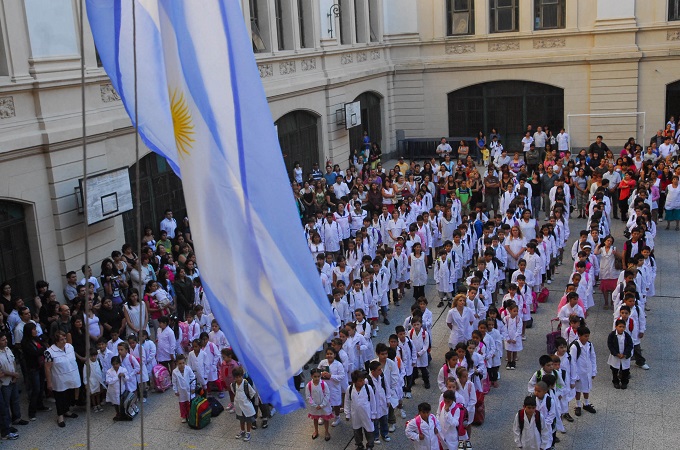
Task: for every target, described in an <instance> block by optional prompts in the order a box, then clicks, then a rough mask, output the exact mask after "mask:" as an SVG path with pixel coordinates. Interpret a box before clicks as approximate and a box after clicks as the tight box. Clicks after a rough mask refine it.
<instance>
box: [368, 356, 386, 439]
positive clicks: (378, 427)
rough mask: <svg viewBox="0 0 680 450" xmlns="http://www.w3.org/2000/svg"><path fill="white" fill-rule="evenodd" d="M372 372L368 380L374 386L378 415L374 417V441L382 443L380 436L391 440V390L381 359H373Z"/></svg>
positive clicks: (370, 364)
mask: <svg viewBox="0 0 680 450" xmlns="http://www.w3.org/2000/svg"><path fill="white" fill-rule="evenodd" d="M368 369H369V370H370V373H369V374H368V377H367V378H366V382H367V383H368V384H369V385H370V386H371V387H372V388H373V392H374V393H375V409H376V415H375V418H374V419H373V428H374V432H373V436H374V442H375V443H376V444H380V438H381V437H382V440H383V441H385V442H390V441H391V438H390V437H389V436H388V432H389V430H388V429H389V424H388V421H387V416H388V414H389V412H390V408H389V403H388V399H389V392H388V390H389V389H388V387H387V382H386V381H385V374H384V373H383V368H382V364H380V361H377V360H374V361H371V362H370V363H369V365H368Z"/></svg>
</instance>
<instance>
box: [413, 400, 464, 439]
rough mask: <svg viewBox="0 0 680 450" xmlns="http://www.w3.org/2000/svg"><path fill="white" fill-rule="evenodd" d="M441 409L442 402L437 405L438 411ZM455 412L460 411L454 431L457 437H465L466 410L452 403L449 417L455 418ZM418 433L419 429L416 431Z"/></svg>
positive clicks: (458, 404) (442, 406)
mask: <svg viewBox="0 0 680 450" xmlns="http://www.w3.org/2000/svg"><path fill="white" fill-rule="evenodd" d="M442 408H444V402H441V403H440V404H439V410H440V411H441V410H442ZM456 410H460V414H459V416H458V425H456V429H457V430H458V437H461V436H465V433H467V429H466V428H465V418H466V417H467V409H465V407H464V406H463V405H461V404H460V403H454V404H453V406H452V407H451V415H452V416H455V415H456ZM418 431H420V429H419V430H418Z"/></svg>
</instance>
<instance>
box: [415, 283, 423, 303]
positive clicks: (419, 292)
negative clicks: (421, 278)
mask: <svg viewBox="0 0 680 450" xmlns="http://www.w3.org/2000/svg"><path fill="white" fill-rule="evenodd" d="M420 297H425V286H413V298H414V299H416V300H418V299H419V298H420Z"/></svg>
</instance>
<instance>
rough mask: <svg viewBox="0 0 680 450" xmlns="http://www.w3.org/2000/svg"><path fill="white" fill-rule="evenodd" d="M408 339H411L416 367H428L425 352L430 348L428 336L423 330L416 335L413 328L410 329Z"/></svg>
mask: <svg viewBox="0 0 680 450" xmlns="http://www.w3.org/2000/svg"><path fill="white" fill-rule="evenodd" d="M408 337H409V339H411V343H412V344H413V352H414V353H415V354H416V367H427V366H428V365H429V361H428V358H427V350H428V349H429V348H430V336H429V334H428V333H427V331H425V328H421V329H420V333H417V334H416V330H415V328H411V330H409V332H408Z"/></svg>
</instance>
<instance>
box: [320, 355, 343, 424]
mask: <svg viewBox="0 0 680 450" xmlns="http://www.w3.org/2000/svg"><path fill="white" fill-rule="evenodd" d="M337 356H338V355H337V353H336V351H335V350H334V349H333V348H331V347H329V348H328V349H327V350H326V359H324V360H323V361H321V362H320V363H319V367H318V370H319V374H320V377H321V379H323V380H324V384H325V386H326V388H327V390H328V398H329V400H328V401H329V405H330V407H332V408H333V412H334V414H335V420H333V423H332V426H334V427H337V426H338V425H339V424H340V406H341V405H342V394H343V390H342V388H343V386H346V385H347V372H346V368H345V366H343V364H342V363H341V362H340V361H338V359H337ZM326 416H328V414H326ZM332 418H333V414H330V418H328V419H326V418H324V420H327V421H330V420H331V419H332ZM326 435H327V436H328V422H327V423H326Z"/></svg>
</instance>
